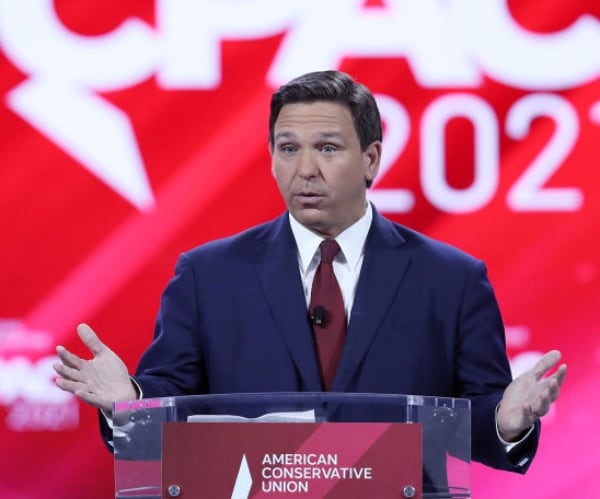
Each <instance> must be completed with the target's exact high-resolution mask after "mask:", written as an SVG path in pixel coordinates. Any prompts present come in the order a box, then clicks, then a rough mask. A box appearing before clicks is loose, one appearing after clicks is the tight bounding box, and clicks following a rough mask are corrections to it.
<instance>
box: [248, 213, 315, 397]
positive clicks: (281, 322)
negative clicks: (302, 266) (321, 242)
mask: <svg viewBox="0 0 600 499" xmlns="http://www.w3.org/2000/svg"><path fill="white" fill-rule="evenodd" d="M254 262H255V266H256V270H257V273H258V276H259V279H260V281H261V283H262V286H263V289H264V292H265V296H266V299H267V302H268V304H269V308H270V309H271V313H272V315H273V317H274V318H275V321H276V323H277V325H278V327H279V329H280V331H281V334H282V336H283V339H284V341H285V343H286V345H287V348H288V350H289V352H290V355H291V357H292V359H293V360H294V363H295V365H296V368H297V369H298V372H299V373H300V376H301V378H302V380H303V382H304V386H305V389H306V390H307V391H321V389H322V388H321V379H320V376H319V370H318V366H317V360H316V355H315V347H314V342H313V338H312V332H311V329H310V324H309V322H308V316H307V310H306V301H305V298H304V291H303V290H302V281H301V278H300V272H299V268H298V258H297V248H296V242H295V240H294V236H293V234H292V230H291V228H290V225H289V220H288V215H287V213H286V214H284V215H283V216H281V217H280V218H278V219H277V220H275V221H274V222H273V223H271V224H267V225H266V226H265V230H264V232H262V233H261V234H260V235H259V236H258V238H257V242H256V248H255V253H254ZM257 327H260V325H257Z"/></svg>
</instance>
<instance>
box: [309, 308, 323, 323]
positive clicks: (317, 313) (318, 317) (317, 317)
mask: <svg viewBox="0 0 600 499" xmlns="http://www.w3.org/2000/svg"><path fill="white" fill-rule="evenodd" d="M311 318H312V321H313V324H314V325H315V326H325V307H323V306H322V305H315V307H314V308H313V313H312V316H311Z"/></svg>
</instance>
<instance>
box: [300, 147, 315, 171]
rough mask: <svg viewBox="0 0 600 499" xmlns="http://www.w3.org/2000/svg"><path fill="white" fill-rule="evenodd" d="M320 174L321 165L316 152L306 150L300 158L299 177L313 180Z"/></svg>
mask: <svg viewBox="0 0 600 499" xmlns="http://www.w3.org/2000/svg"><path fill="white" fill-rule="evenodd" d="M318 174H319V163H318V161H317V158H316V155H315V153H314V151H310V150H306V149H305V150H304V151H302V153H301V154H300V157H299V158H298V175H299V176H300V177H302V178H312V177H316V176H317V175H318Z"/></svg>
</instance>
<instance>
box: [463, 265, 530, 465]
mask: <svg viewBox="0 0 600 499" xmlns="http://www.w3.org/2000/svg"><path fill="white" fill-rule="evenodd" d="M459 322H460V324H459V328H458V334H459V336H460V339H459V341H458V343H457V345H458V346H457V348H458V352H457V355H456V362H457V366H456V367H457V369H456V373H457V378H458V379H457V383H458V386H459V390H460V393H461V396H463V397H466V398H469V399H470V400H471V411H472V412H471V438H472V459H473V460H476V461H479V462H481V463H483V464H486V465H488V466H492V467H494V468H499V469H505V470H509V471H515V472H518V473H524V472H525V471H526V470H527V468H528V467H529V465H530V463H531V461H532V459H533V456H534V455H535V452H536V450H537V444H538V439H539V434H540V424H539V422H538V423H536V426H535V428H534V431H533V432H532V433H531V435H530V436H529V437H528V438H527V439H526V440H525V441H524V442H522V443H521V444H519V445H518V446H516V447H515V448H513V449H512V450H511V452H510V453H507V452H506V449H505V447H504V445H503V444H502V442H501V441H500V440H499V438H498V436H497V432H496V417H495V414H496V406H497V405H498V403H499V402H500V400H501V398H502V395H503V392H504V389H505V388H506V386H507V385H508V384H509V383H510V382H511V381H512V376H511V373H510V366H509V363H508V358H507V355H506V343H505V333H504V325H503V321H502V317H501V315H500V310H499V308H498V304H497V301H496V297H495V296H494V292H493V289H492V286H491V284H490V282H489V280H488V277H487V271H486V268H485V266H484V264H483V263H481V262H475V264H474V267H473V271H472V272H471V274H470V277H469V279H468V280H467V281H466V283H465V287H464V292H463V296H462V301H461V313H460V316H459Z"/></svg>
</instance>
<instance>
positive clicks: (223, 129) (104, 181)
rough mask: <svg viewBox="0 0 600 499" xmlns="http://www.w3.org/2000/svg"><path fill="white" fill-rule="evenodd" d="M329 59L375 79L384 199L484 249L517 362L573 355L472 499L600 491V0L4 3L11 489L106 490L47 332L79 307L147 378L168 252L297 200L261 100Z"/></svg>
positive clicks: (5, 367) (5, 322)
mask: <svg viewBox="0 0 600 499" xmlns="http://www.w3.org/2000/svg"><path fill="white" fill-rule="evenodd" d="M325 68H338V69H342V70H344V71H347V72H349V73H351V74H352V75H353V76H355V77H356V78H357V79H359V80H360V81H362V82H364V83H365V84H366V85H367V86H369V87H370V88H371V89H372V90H373V92H374V93H375V94H376V95H377V98H378V101H379V103H380V107H381V110H382V115H383V119H384V124H385V138H384V150H385V152H384V154H385V157H384V160H385V161H384V167H383V171H382V173H381V175H380V177H379V179H378V181H377V183H376V185H375V186H374V188H373V189H372V192H371V198H372V200H373V201H374V202H375V203H376V204H377V206H378V207H379V208H380V210H381V211H383V212H384V213H385V214H386V215H387V216H388V217H390V218H392V219H394V220H397V221H399V222H401V223H404V224H407V225H409V226H412V227H414V228H416V229H418V230H421V231H423V232H425V233H427V234H429V235H431V236H433V237H436V238H439V239H442V240H445V241H448V242H450V243H452V244H455V245H457V246H459V247H461V248H463V249H464V250H466V251H468V252H470V253H472V254H474V255H476V256H477V257H479V258H482V259H483V260H485V261H486V262H487V264H488V267H489V272H490V276H491V279H492V281H493V283H494V286H495V289H496V292H497V295H498V299H499V301H500V305H501V308H502V311H503V314H504V317H505V321H506V324H507V340H508V348H509V355H510V357H511V362H512V365H513V368H514V371H515V372H516V373H517V372H520V371H521V370H522V369H524V368H526V367H527V366H529V365H531V363H532V362H534V361H535V359H537V358H538V357H539V355H540V352H544V351H546V350H548V349H551V348H558V349H560V350H561V351H562V352H563V354H564V357H565V359H566V361H567V362H568V364H569V375H568V378H567V383H566V385H565V386H564V388H563V390H562V394H561V398H560V400H559V402H558V403H557V404H556V406H555V408H554V409H553V411H552V412H551V413H550V414H549V415H548V416H546V418H545V421H544V429H543V434H542V441H541V445H540V450H539V455H538V457H537V458H536V461H535V462H534V464H533V466H532V468H531V469H530V472H529V473H528V474H527V475H526V476H525V477H519V476H512V475H509V474H507V473H503V472H498V471H494V470H488V469H484V468H483V467H479V466H476V467H475V469H474V473H473V492H474V497H485V498H492V499H494V498H503V497H522V498H544V499H548V498H559V497H566V496H571V495H576V496H577V497H590V498H592V497H598V495H599V494H600V485H598V481H597V480H596V474H597V471H598V463H599V462H600V436H599V435H600V432H598V431H597V430H596V425H595V420H594V416H593V415H594V414H597V412H598V410H599V409H600V405H599V404H598V402H597V398H596V394H597V392H598V386H599V381H600V375H599V367H600V347H599V344H598V339H597V334H596V330H597V327H598V324H599V318H600V317H599V316H600V313H599V310H600V269H599V263H600V262H599V260H600V258H599V256H598V253H599V249H600V247H599V244H598V239H597V236H596V233H597V227H598V220H600V218H599V216H600V201H599V199H600V198H599V196H598V194H597V193H598V191H599V190H600V173H599V170H598V166H599V162H598V158H599V152H598V151H599V149H598V144H599V143H600V77H599V76H600V7H599V5H598V2H597V1H596V0H569V1H567V0H562V1H558V0H556V1H551V2H548V1H547V0H535V1H533V0H519V1H517V0H510V1H506V0H489V1H487V2H480V1H474V0H473V1H467V0H444V1H442V0H427V1H420V2H414V1H411V0H403V1H402V0H396V1H392V0H387V1H384V0H381V1H365V0H335V1H334V0H330V1H327V2H324V1H322V0H319V1H316V0H295V1H291V0H290V1H289V2H276V1H274V0H273V1H270V0H229V1H227V2H223V1H218V0H197V1H184V0H130V1H128V2H117V1H114V2H107V1H106V0H102V1H101V0H88V1H86V2H80V1H76V0H56V1H54V2H52V1H51V0H21V1H19V2H16V1H14V0H0V96H1V97H2V99H1V100H0V131H1V133H0V213H1V214H2V216H1V217H0V233H1V234H2V243H1V245H0V298H1V299H0V441H1V442H2V451H1V454H0V470H2V471H1V472H0V496H1V497H7V498H33V497H36V498H37V497H47V498H54V497H57V498H58V497H61V498H64V497H73V498H79V497H86V498H95V497H98V498H105V497H111V496H112V494H113V490H114V489H113V487H114V485H113V478H112V460H111V456H110V455H109V454H108V453H107V452H106V451H105V449H104V447H103V445H102V443H101V441H100V439H99V437H98V436H97V416H96V412H95V411H94V410H93V409H91V408H89V407H87V406H84V405H81V404H79V403H78V402H77V401H75V400H73V399H72V398H71V397H69V396H67V395H65V394H63V393H61V392H59V391H58V390H57V389H56V388H54V387H53V386H52V370H51V368H50V366H51V363H52V362H53V361H54V359H55V357H54V346H55V345H56V344H57V343H62V344H64V345H66V346H67V347H68V348H71V349H74V350H75V351H77V352H78V353H80V354H82V355H86V353H85V352H84V350H83V349H82V347H81V346H80V345H79V344H78V341H77V338H76V336H75V332H74V328H75V326H76V324H77V323H78V322H88V323H89V324H91V325H92V327H94V328H95V329H96V330H97V331H98V332H99V334H100V335H101V337H102V339H103V340H104V341H105V342H106V343H107V344H109V345H110V346H111V347H112V348H113V349H114V350H116V351H117V352H118V353H119V354H120V355H121V356H122V357H123V358H124V360H125V361H126V363H127V364H128V366H129V367H130V369H131V370H133V369H134V368H135V365H136V362H137V359H138V357H139V354H140V353H141V351H142V350H143V348H144V347H145V346H146V345H147V344H148V342H149V341H150V339H151V334H152V328H153V321H154V317H155V314H156V311H157V306H158V300H159V296H160V293H161V291H162V289H163V287H164V286H165V284H166V282H167V280H168V279H169V277H170V276H171V273H172V269H173V265H174V263H175V260H176V258H177V255H178V254H179V253H180V252H181V251H184V250H186V249H188V248H190V247H192V246H195V245H197V244H200V243H203V242H205V241H208V240H211V239H214V238H217V237H221V236H225V235H228V234H231V233H233V232H235V231H238V230H241V229H243V228H245V227H247V226H249V225H251V224H255V223H258V222H261V221H264V220H266V219H269V218H272V217H274V216H276V215H278V214H279V213H281V211H282V210H283V209H284V206H283V203H282V201H281V200H280V198H279V196H278V193H277V191H276V188H275V184H274V182H273V180H272V178H271V175H270V171H269V170H270V163H269V155H268V150H267V142H266V137H267V117H268V102H269V97H270V94H271V92H272V91H273V90H274V89H275V88H276V87H277V86H278V85H279V84H281V83H283V82H285V81H287V80H289V79H291V78H292V77H294V76H297V75H298V74H300V73H303V72H306V71H309V70H315V69H325Z"/></svg>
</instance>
